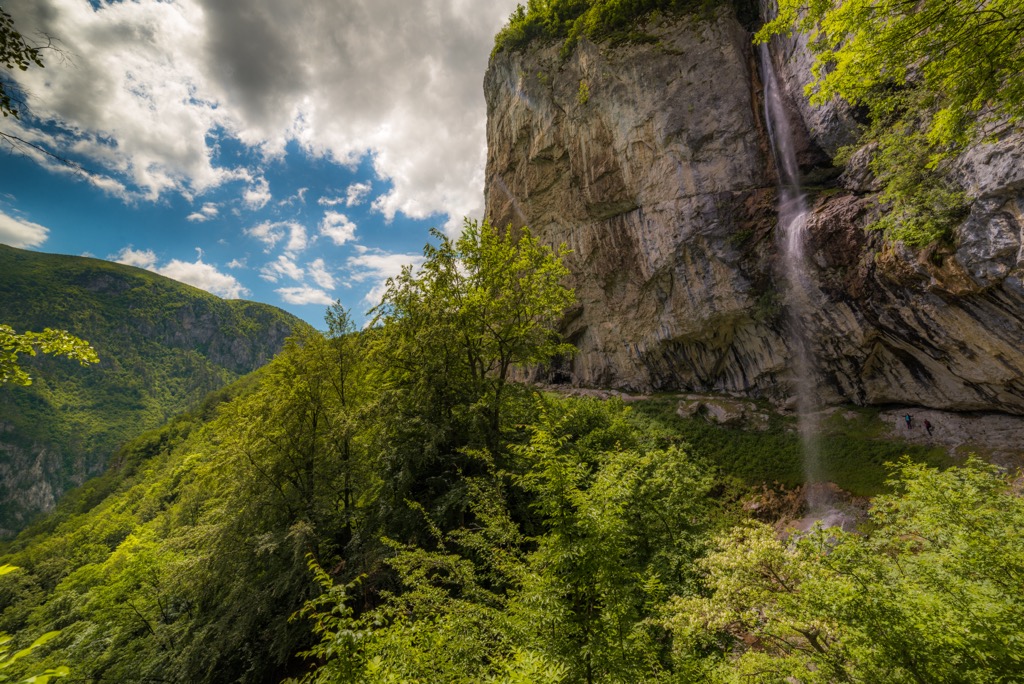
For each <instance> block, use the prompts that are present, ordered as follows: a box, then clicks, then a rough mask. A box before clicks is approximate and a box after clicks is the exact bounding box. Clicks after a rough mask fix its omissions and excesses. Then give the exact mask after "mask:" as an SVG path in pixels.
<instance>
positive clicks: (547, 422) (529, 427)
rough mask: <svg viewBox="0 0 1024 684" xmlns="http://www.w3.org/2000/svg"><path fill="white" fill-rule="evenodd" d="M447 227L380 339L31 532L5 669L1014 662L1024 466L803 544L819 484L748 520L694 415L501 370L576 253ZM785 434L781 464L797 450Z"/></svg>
mask: <svg viewBox="0 0 1024 684" xmlns="http://www.w3.org/2000/svg"><path fill="white" fill-rule="evenodd" d="M435 237H436V239H437V240H438V245H437V246H432V247H428V248H427V250H426V258H427V259H426V262H425V265H424V267H423V269H422V270H421V271H419V272H414V271H412V270H411V269H407V270H406V271H405V272H403V274H402V275H401V276H399V277H398V278H396V279H394V280H393V281H392V282H391V283H390V285H389V288H388V290H387V292H386V294H385V296H384V301H383V303H382V305H381V306H380V307H379V308H378V309H377V310H376V314H377V325H376V326H375V327H373V328H371V329H370V330H367V331H364V332H356V331H355V330H354V329H353V327H352V326H351V324H350V322H349V319H348V315H347V313H346V312H345V311H344V310H343V309H341V308H340V307H337V306H336V307H333V308H331V309H330V310H329V311H328V312H327V324H328V332H327V334H326V335H321V334H319V333H315V332H309V331H306V332H302V333H300V334H298V335H297V336H295V337H294V338H293V339H292V340H291V341H290V342H289V343H288V345H287V346H286V348H285V350H284V351H283V352H282V354H280V355H279V356H278V357H277V358H276V359H275V360H274V361H273V362H272V363H270V364H269V365H268V366H267V367H266V368H264V369H262V370H260V371H258V372H257V373H255V374H253V375H251V376H249V377H247V378H245V379H243V380H241V381H238V382H236V383H235V384H233V385H231V386H230V387H228V388H226V389H224V390H221V391H220V392H219V393H217V394H215V395H213V396H211V397H209V398H208V399H207V400H206V401H205V402H204V404H203V405H202V406H201V407H199V408H198V409H197V410H195V411H194V412H193V413H191V414H189V415H186V416H182V417H180V418H178V419H175V420H173V421H171V422H170V423H168V424H167V425H165V426H164V427H162V428H160V429H158V430H154V431H151V432H148V433H146V434H145V435H143V436H142V437H140V438H138V439H136V440H134V441H133V442H131V443H130V444H129V445H128V446H126V447H125V448H124V449H122V450H121V451H120V452H119V453H118V456H117V459H116V462H117V464H118V465H117V467H116V468H113V469H111V470H110V471H108V472H107V473H106V474H105V475H103V476H102V477H101V478H98V479H95V480H92V481H90V482H89V483H87V484H86V485H85V487H83V488H81V489H79V490H77V491H76V492H75V493H73V494H72V495H70V496H68V497H67V498H66V499H65V500H64V501H62V502H61V504H60V506H59V508H58V511H57V512H56V514H54V515H52V516H50V518H49V519H48V520H47V521H46V523H45V524H42V525H40V526H37V527H35V528H33V529H31V530H29V531H28V532H26V533H24V534H22V535H21V537H19V539H18V540H16V541H15V542H14V543H12V544H10V545H9V546H8V548H7V553H6V554H5V555H4V556H3V558H0V561H2V562H4V563H9V564H12V565H14V566H17V567H18V570H15V571H10V572H7V573H6V574H4V575H3V576H2V577H0V606H2V609H3V612H2V614H0V630H3V631H5V632H8V633H12V634H15V635H16V637H17V643H18V645H19V646H23V645H28V644H29V643H30V642H32V640H34V639H35V638H37V637H39V636H40V635H50V636H48V637H47V638H48V639H49V640H48V641H46V642H45V643H44V644H41V645H39V646H38V647H36V648H35V649H34V650H33V651H32V652H31V653H30V654H29V655H27V656H25V657H22V658H21V659H20V660H19V661H18V662H17V663H15V665H14V669H13V670H12V671H13V672H17V673H26V674H27V673H32V672H41V671H44V670H46V669H47V668H50V669H51V670H52V671H58V672H59V671H60V670H59V669H58V668H60V667H68V668H70V671H71V677H74V678H75V679H76V680H81V681H92V682H102V681H130V682H182V683H185V682H188V683H190V684H193V683H201V682H235V681H239V682H278V681H281V680H282V679H285V678H288V677H291V678H292V679H291V680H290V681H300V680H301V681H304V682H322V683H338V682H381V683H383V682H507V683H511V682H521V683H526V682H530V683H537V682H552V683H553V682H588V683H591V682H679V683H682V682H694V681H721V682H732V681H750V680H751V679H752V680H754V681H789V680H790V679H791V678H796V679H797V680H799V681H807V682H832V681H857V682H904V681H905V682H918V681H953V680H954V679H955V677H954V673H955V675H956V676H961V675H963V674H964V673H966V676H967V677H968V679H967V680H966V681H1012V680H1013V678H1014V677H1016V676H1017V675H1019V674H1020V671H1021V669H1020V668H1021V663H1020V660H1019V654H1018V651H1017V649H1016V648H1015V646H1014V644H1016V643H1017V641H1018V640H1019V639H1020V638H1024V610H1022V608H1021V604H1020V602H1019V601H1017V600H1016V599H1017V598H1018V597H1019V587H1017V586H1016V581H1015V580H1014V579H1013V578H1015V577H1018V576H1020V574H1021V573H1022V572H1024V539H1022V534H1024V533H1022V532H1021V530H1022V529H1024V504H1022V500H1021V499H1020V498H1019V496H1018V495H1017V493H1016V492H1015V490H1014V488H1013V487H1012V486H1011V481H1010V478H1008V477H1007V476H1005V475H1001V474H1000V473H998V472H997V471H996V470H995V469H993V468H991V467H989V466H985V465H982V464H981V463H979V462H976V461H970V462H968V463H966V464H964V465H963V466H960V467H954V468H950V469H948V470H946V471H945V472H940V471H939V470H937V469H935V468H932V467H929V466H927V465H920V464H914V463H912V462H911V461H910V460H904V462H903V463H902V464H901V465H900V466H899V467H893V469H892V470H891V473H892V475H893V476H894V477H895V480H894V481H893V483H892V484H891V489H890V490H889V491H890V493H889V494H887V495H884V496H880V497H878V498H877V499H876V500H875V503H874V505H873V508H872V510H871V512H870V524H869V525H868V526H867V527H866V528H865V531H866V532H865V533H850V532H846V531H843V530H841V529H839V528H831V529H828V530H821V529H816V530H813V531H812V532H810V533H809V534H798V533H794V534H790V536H789V537H788V538H786V537H785V536H783V537H780V536H779V534H778V530H777V529H776V528H775V527H773V526H772V525H771V523H772V522H775V521H778V520H779V519H780V517H781V518H783V519H786V518H788V519H789V520H790V521H792V520H793V516H799V515H800V503H799V501H800V500H799V497H796V496H792V495H791V496H789V497H788V498H787V497H786V496H785V494H784V493H783V494H782V496H781V497H779V496H778V495H777V494H776V495H772V496H776V498H775V502H776V503H775V504H773V505H763V506H751V505H750V503H751V501H753V500H754V499H752V498H751V495H752V494H753V493H754V490H752V489H751V488H750V484H751V482H752V481H755V480H756V479H757V478H754V479H753V480H747V481H745V480H743V479H740V478H737V477H735V476H730V475H728V455H727V454H726V455H725V457H724V458H723V459H722V461H721V463H720V464H719V466H720V467H719V466H716V465H715V464H714V463H712V461H711V460H710V459H708V458H706V457H702V456H701V455H700V454H699V453H697V452H695V451H694V450H693V449H692V448H691V446H690V445H689V444H688V443H687V437H686V435H687V430H686V427H685V425H686V424H687V421H684V420H681V419H680V418H679V417H678V416H676V415H674V414H672V413H668V414H666V413H664V412H663V411H661V410H660V409H658V408H657V406H658V405H657V404H653V405H652V407H651V410H647V409H646V408H644V407H643V406H641V405H638V406H637V407H636V408H631V407H629V406H626V405H624V404H623V403H622V402H620V401H601V400H595V399H570V398H559V397H558V396H556V395H551V394H544V393H540V392H536V391H534V390H531V389H530V388H528V387H525V386H521V385H517V384H512V383H509V382H507V381H506V377H507V374H508V371H509V369H510V368H511V367H512V366H514V365H517V364H521V363H526V362H531V363H536V362H543V361H544V359H551V358H553V357H554V356H555V355H559V354H567V353H570V350H568V349H566V348H565V346H564V345H562V344H560V343H559V342H558V340H557V338H556V337H554V336H552V333H551V326H552V325H553V324H554V323H555V321H556V320H557V318H558V316H559V315H560V314H561V313H562V312H563V311H564V310H565V309H566V308H567V307H568V306H569V305H570V304H571V302H572V293H571V292H570V291H568V290H565V289H564V288H563V287H562V286H561V285H560V284H559V281H560V280H561V279H562V277H563V276H564V267H563V266H562V265H561V264H560V259H559V255H558V253H557V252H553V251H551V250H549V249H547V248H544V247H542V246H540V245H539V244H538V243H537V242H536V241H535V240H534V239H533V238H532V237H530V235H529V234H528V233H524V234H523V235H522V236H521V237H520V238H519V240H518V241H514V240H513V238H512V237H511V236H510V235H509V234H508V233H502V232H499V231H496V230H494V229H492V228H491V227H490V226H489V225H487V224H483V225H482V226H476V225H473V224H470V225H467V227H466V230H465V232H464V234H463V236H462V238H460V239H459V240H458V241H457V242H453V241H451V240H449V239H447V238H445V237H443V236H441V235H440V234H437V235H436V236H435ZM690 420H694V421H701V420H702V419H701V418H699V417H697V418H694V419H690ZM691 434H692V433H691ZM785 434H786V430H782V431H781V433H780V434H777V435H776V436H775V438H774V439H775V444H777V445H779V447H780V448H782V449H786V448H790V447H791V445H792V443H793V441H794V440H795V439H796V437H795V436H793V435H792V434H791V433H790V436H789V437H788V438H785V437H783V435H785ZM787 439H788V440H789V441H788V442H787ZM737 455H739V454H738V452H737ZM878 467H879V466H877V465H872V461H871V460H870V459H866V460H864V461H863V465H862V469H870V468H878ZM759 496H760V497H761V498H760V500H761V501H762V502H765V501H770V500H771V499H772V496H769V493H768V492H767V491H761V493H760V495H759ZM787 502H788V503H787ZM751 512H754V515H753V516H752V515H751ZM758 518H760V520H759V519H758ZM55 630H57V631H58V633H56V634H51V632H53V631H55ZM993 630H996V631H995V632H993ZM922 672H928V673H932V674H933V675H934V677H932V676H929V677H926V678H924V679H922V678H921V673H922ZM950 677H954V679H950Z"/></svg>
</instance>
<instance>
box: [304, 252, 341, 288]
mask: <svg viewBox="0 0 1024 684" xmlns="http://www.w3.org/2000/svg"><path fill="white" fill-rule="evenodd" d="M306 270H308V271H309V277H310V278H312V279H313V282H314V283H316V284H317V285H319V286H320V287H322V288H324V289H325V290H333V289H334V285H335V279H334V276H333V275H331V273H330V271H328V270H327V264H325V263H324V260H323V259H314V260H313V261H311V262H310V263H309V264H307V265H306Z"/></svg>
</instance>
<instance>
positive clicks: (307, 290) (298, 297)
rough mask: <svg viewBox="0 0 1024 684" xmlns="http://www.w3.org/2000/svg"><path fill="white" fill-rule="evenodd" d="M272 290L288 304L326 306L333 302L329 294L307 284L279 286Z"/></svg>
mask: <svg viewBox="0 0 1024 684" xmlns="http://www.w3.org/2000/svg"><path fill="white" fill-rule="evenodd" d="M274 292H277V293H278V294H279V295H281V299H283V300H284V301H285V302H287V303H288V304H324V305H325V306H326V305H330V304H333V303H334V300H333V299H331V296H330V295H329V294H327V293H326V292H324V291H323V290H318V289H317V288H315V287H310V286H308V285H302V286H300V287H279V288H277V289H276V290H274Z"/></svg>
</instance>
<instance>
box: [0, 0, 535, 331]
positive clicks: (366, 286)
mask: <svg viewBox="0 0 1024 684" xmlns="http://www.w3.org/2000/svg"><path fill="white" fill-rule="evenodd" d="M514 7H515V2H514V1H512V2H508V1H503V2H478V1H476V0H426V1H425V2H422V3H415V4H409V3H407V2H405V0H306V1H304V2H301V3H300V2H296V3H281V2H279V0H247V2H245V3H241V2H229V1H228V0H174V1H172V2H166V1H164V2H158V1H157V0H138V1H136V2H113V3H107V2H96V1H94V2H89V1H88V0H16V1H15V2H13V3H11V2H5V3H4V9H5V10H6V11H8V12H9V13H10V14H11V15H12V16H13V17H14V20H15V24H16V26H17V27H18V28H19V29H20V30H21V31H22V32H23V33H24V34H25V35H27V36H30V37H36V39H38V40H43V38H42V36H43V35H46V36H52V37H54V38H56V39H57V40H58V41H59V45H60V47H61V48H62V53H61V54H57V53H53V52H46V53H44V55H43V56H44V61H45V62H46V67H45V68H44V69H30V70H29V71H27V72H25V73H24V74H18V75H17V78H18V82H19V85H20V86H21V87H23V88H24V89H25V91H26V101H27V102H28V106H29V109H28V111H27V112H26V116H24V117H23V121H22V122H16V121H14V120H11V119H7V120H5V121H4V122H2V123H0V132H3V133H7V134H9V135H16V136H18V137H20V138H23V139H25V140H28V141H31V142H32V143H33V144H35V145H38V146H40V147H42V148H45V149H46V150H48V151H50V152H52V153H54V154H57V155H61V156H63V157H66V158H69V159H72V160H74V161H75V162H77V163H79V164H81V166H82V168H83V169H84V171H83V172H74V171H72V170H70V169H69V168H67V167H66V166H62V165H61V164H59V163H55V162H54V161H53V159H52V158H49V157H47V156H45V155H40V154H38V153H36V152H34V151H32V150H31V149H27V150H26V151H24V152H21V153H18V152H14V153H9V154H4V155H3V156H2V157H0V242H3V243H5V244H11V245H14V246H17V247H23V248H28V249H35V250H39V251H46V252H55V253H62V254H86V255H89V256H95V257H98V258H103V259H110V260H115V261H121V262H123V263H129V264H131V265H135V266H139V267H143V268H148V269H150V270H153V271H156V272H159V273H163V274H164V275H167V276H169V277H173V278H176V279H178V280H182V281H184V282H188V283H190V284H193V285H195V286H197V287H202V288H204V289H207V290H209V291H211V292H214V293H215V294H218V295H220V296H225V297H242V298H245V299H253V300H256V301H262V302H267V303H270V304H274V305H277V306H280V307H282V308H284V309H286V310H288V311H291V312H292V313H295V314H296V315H298V316H301V317H302V318H304V319H306V320H307V321H309V322H311V323H313V324H314V325H317V326H320V327H322V322H323V321H322V319H323V311H324V308H325V306H326V304H327V303H329V302H330V301H333V300H334V299H340V300H341V301H342V303H343V304H344V305H345V306H346V307H348V308H350V309H351V310H352V311H353V313H354V314H356V316H357V318H360V317H361V316H362V314H364V313H365V311H366V310H367V309H368V308H369V307H370V306H372V305H373V303H375V301H376V298H377V296H378V295H379V292H380V288H381V285H382V283H383V281H384V280H385V279H386V278H387V277H388V276H389V275H393V274H394V273H396V272H397V270H398V269H399V268H400V266H401V265H402V264H405V263H414V262H415V261H416V260H417V259H418V258H419V255H420V252H421V249H422V247H423V244H424V243H425V242H426V241H427V239H428V233H427V231H428V228H430V227H431V226H437V227H439V228H443V229H446V230H447V231H449V232H450V233H454V232H455V231H457V229H458V226H459V225H460V224H461V219H462V216H464V215H469V216H473V217H479V215H480V214H481V213H482V205H483V162H484V158H485V157H484V154H485V139H484V138H485V134H484V123H485V122H484V101H483V93H482V89H481V84H482V81H483V74H484V70H485V68H486V62H487V55H488V53H489V50H490V47H491V44H492V39H493V35H494V33H495V32H496V31H497V30H498V29H499V28H500V26H501V25H502V23H503V21H504V19H505V18H506V17H507V16H508V14H509V13H510V12H511V10H512V9H513V8H514Z"/></svg>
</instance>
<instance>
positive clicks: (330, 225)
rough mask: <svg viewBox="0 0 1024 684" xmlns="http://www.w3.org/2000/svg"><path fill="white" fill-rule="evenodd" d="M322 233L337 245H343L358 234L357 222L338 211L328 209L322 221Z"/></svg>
mask: <svg viewBox="0 0 1024 684" xmlns="http://www.w3.org/2000/svg"><path fill="white" fill-rule="evenodd" d="M320 234H321V235H323V236H324V237H328V238H330V239H331V242H333V243H334V244H336V245H343V244H345V243H346V242H348V241H350V240H352V239H354V238H355V236H356V224H354V223H352V221H351V220H350V219H349V218H348V217H347V216H345V215H344V214H340V213H338V212H336V211H328V212H326V213H325V214H324V217H323V219H322V220H321V221H320Z"/></svg>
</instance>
